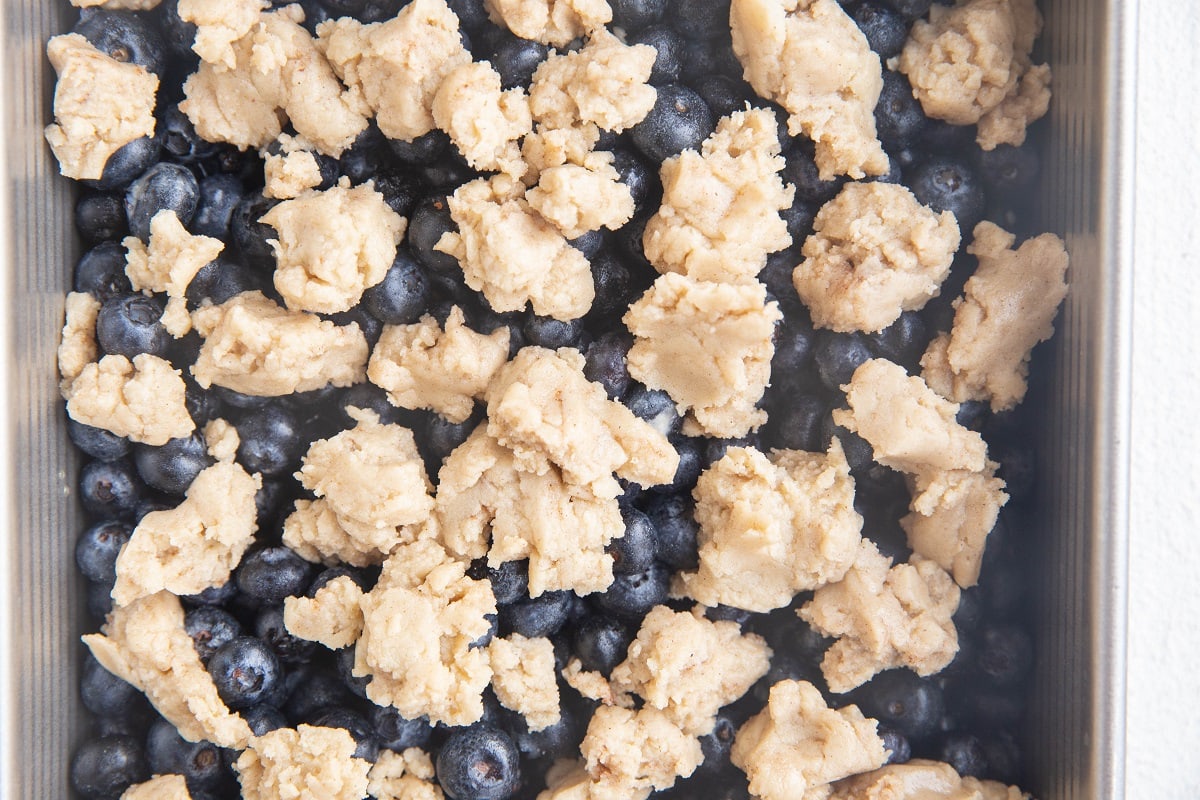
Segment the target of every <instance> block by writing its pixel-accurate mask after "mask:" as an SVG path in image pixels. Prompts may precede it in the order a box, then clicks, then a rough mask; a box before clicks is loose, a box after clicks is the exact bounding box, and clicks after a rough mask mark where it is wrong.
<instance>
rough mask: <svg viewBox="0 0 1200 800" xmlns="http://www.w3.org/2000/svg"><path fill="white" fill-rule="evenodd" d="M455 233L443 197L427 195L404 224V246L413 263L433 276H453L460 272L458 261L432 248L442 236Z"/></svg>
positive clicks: (448, 208) (448, 209)
mask: <svg viewBox="0 0 1200 800" xmlns="http://www.w3.org/2000/svg"><path fill="white" fill-rule="evenodd" d="M455 229H456V226H455V224H454V220H453V219H451V218H450V207H449V206H448V205H446V198H445V196H444V195H431V196H429V197H426V198H425V199H424V200H422V201H421V202H419V203H417V207H416V209H414V210H413V215H412V219H410V220H409V222H408V246H409V247H410V248H411V249H412V253H413V255H415V256H416V257H417V260H418V261H420V262H421V263H422V264H424V265H425V266H426V267H428V268H429V269H430V270H431V271H432V272H433V273H435V274H437V275H457V274H458V273H460V272H461V269H460V268H459V266H458V260H457V259H456V258H454V256H451V255H447V254H446V253H443V252H441V251H439V250H434V249H433V248H434V245H436V244H437V243H438V240H439V239H441V238H442V234H444V233H447V232H448V231H453V230H455Z"/></svg>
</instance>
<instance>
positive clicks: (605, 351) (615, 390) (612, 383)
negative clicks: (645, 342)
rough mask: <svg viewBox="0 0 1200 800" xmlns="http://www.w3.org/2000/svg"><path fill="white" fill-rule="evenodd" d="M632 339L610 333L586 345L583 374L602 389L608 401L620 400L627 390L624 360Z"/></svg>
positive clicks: (626, 335)
mask: <svg viewBox="0 0 1200 800" xmlns="http://www.w3.org/2000/svg"><path fill="white" fill-rule="evenodd" d="M632 345H633V339H632V337H630V336H629V334H627V333H624V332H615V331H614V332H610V333H606V334H604V335H603V336H601V337H600V338H599V339H596V340H595V341H593V342H592V343H591V344H590V345H588V348H587V352H586V353H585V354H584V358H585V361H584V365H583V374H584V377H586V378H587V379H588V380H589V381H595V382H596V383H599V384H600V385H601V386H603V387H604V391H605V393H606V394H607V395H608V398H609V399H610V400H620V399H621V396H622V395H624V394H625V390H626V389H628V388H629V382H630V380H631V378H630V377H629V363H628V361H627V360H626V359H627V357H628V355H629V348H630V347H631V346H632Z"/></svg>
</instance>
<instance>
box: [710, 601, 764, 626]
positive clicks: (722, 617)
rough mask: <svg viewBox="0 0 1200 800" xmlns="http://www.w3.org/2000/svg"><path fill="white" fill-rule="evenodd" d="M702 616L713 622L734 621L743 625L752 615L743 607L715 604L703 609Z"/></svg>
mask: <svg viewBox="0 0 1200 800" xmlns="http://www.w3.org/2000/svg"><path fill="white" fill-rule="evenodd" d="M704 616H705V618H706V619H709V620H711V621H713V622H736V623H737V624H738V625H745V624H746V623H747V622H749V621H750V618H751V616H753V615H752V614H751V612H749V611H746V610H745V609H741V608H734V607H733V606H727V605H724V604H717V605H715V606H710V607H709V608H707V609H705V611H704Z"/></svg>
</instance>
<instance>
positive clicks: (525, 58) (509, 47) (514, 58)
mask: <svg viewBox="0 0 1200 800" xmlns="http://www.w3.org/2000/svg"><path fill="white" fill-rule="evenodd" d="M549 52H550V51H549V48H547V47H546V45H544V44H541V43H540V42H533V41H530V40H529V39H522V38H520V37H518V36H510V35H502V36H500V37H499V41H497V42H496V44H495V46H494V47H493V50H492V58H491V62H492V67H493V68H494V69H495V70H496V72H498V73H500V86H501V88H504V89H515V88H516V87H518V86H528V85H529V83H530V81H532V80H533V73H534V71H535V70H536V69H537V68H538V66H539V65H540V64H541V63H542V62H543V61H545V60H546V54H547V53H549Z"/></svg>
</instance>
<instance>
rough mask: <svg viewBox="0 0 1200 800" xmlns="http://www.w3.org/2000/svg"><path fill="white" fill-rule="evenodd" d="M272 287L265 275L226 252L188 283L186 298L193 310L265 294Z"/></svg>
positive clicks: (206, 265) (205, 266)
mask: <svg viewBox="0 0 1200 800" xmlns="http://www.w3.org/2000/svg"><path fill="white" fill-rule="evenodd" d="M268 285H269V284H268V280H267V275H266V273H265V272H263V271H262V270H260V269H256V268H252V267H249V266H247V265H246V263H245V262H243V261H240V260H235V259H233V258H232V257H230V256H228V255H225V254H224V253H222V254H221V255H219V256H217V257H216V258H215V259H214V260H212V261H210V262H209V263H207V264H205V265H204V266H203V267H201V268H200V271H199V272H197V273H196V277H194V278H192V282H191V283H189V284H188V288H187V295H186V296H187V300H188V304H189V305H191V306H192V307H193V308H195V307H198V306H199V305H200V304H201V303H202V302H203V301H205V300H208V301H209V302H210V303H212V304H213V305H221V304H222V303H224V302H226V301H228V300H232V299H233V298H234V297H237V296H238V295H239V294H242V293H243V292H253V291H264V290H266V289H267V288H268Z"/></svg>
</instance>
